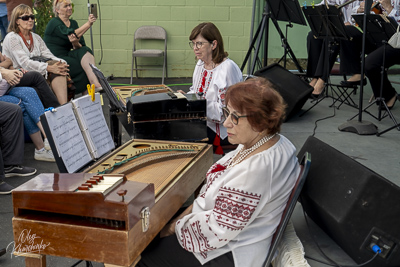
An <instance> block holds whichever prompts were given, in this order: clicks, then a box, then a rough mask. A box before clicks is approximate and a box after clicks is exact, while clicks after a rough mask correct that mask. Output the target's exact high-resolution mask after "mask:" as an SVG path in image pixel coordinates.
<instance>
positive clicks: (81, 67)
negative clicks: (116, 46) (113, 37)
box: [43, 0, 101, 93]
mask: <svg viewBox="0 0 400 267" xmlns="http://www.w3.org/2000/svg"><path fill="white" fill-rule="evenodd" d="M53 12H54V16H55V17H54V18H52V19H51V20H50V21H49V23H48V24H47V27H46V31H45V33H44V36H43V40H44V41H45V42H46V45H47V47H48V48H49V49H50V51H51V52H52V53H53V54H54V55H56V56H57V57H59V58H62V59H64V60H65V61H66V62H67V63H68V65H69V69H70V72H69V74H70V75H71V78H72V80H73V81H74V84H75V86H76V88H77V93H82V92H86V86H87V84H89V83H90V84H94V85H95V88H96V91H99V90H101V85H100V83H99V81H98V79H97V77H96V76H95V75H94V73H93V71H92V68H91V67H90V66H89V63H91V64H93V65H95V62H94V56H93V52H92V50H91V49H90V48H89V47H87V46H86V44H85V40H84V38H83V34H84V33H85V32H86V31H87V30H89V29H90V27H91V26H92V25H93V23H94V22H95V21H96V17H95V16H94V15H93V14H90V15H89V18H88V21H87V22H86V23H85V24H83V25H82V26H81V27H79V26H78V23H77V22H76V21H75V20H73V19H70V17H71V15H72V3H71V1H70V0H54V1H53Z"/></svg>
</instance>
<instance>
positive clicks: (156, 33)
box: [131, 26, 168, 84]
mask: <svg viewBox="0 0 400 267" xmlns="http://www.w3.org/2000/svg"><path fill="white" fill-rule="evenodd" d="M137 40H141V41H140V42H141V47H143V46H144V45H145V44H144V42H143V40H148V41H150V40H163V41H164V49H137V43H136V41H137ZM138 57H163V58H164V62H163V67H162V70H163V75H162V82H161V83H162V84H164V77H167V78H168V73H167V32H166V31H165V29H164V28H163V27H161V26H141V27H139V28H138V29H137V30H136V31H135V34H134V37H133V50H132V69H131V84H132V80H133V70H135V71H136V79H137V78H138V70H149V69H161V68H160V67H157V66H158V65H154V64H148V65H145V64H140V65H138V64H137V58H138ZM138 66H139V67H140V68H138ZM149 67H150V68H149Z"/></svg>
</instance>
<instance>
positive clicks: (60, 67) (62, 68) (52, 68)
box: [47, 61, 69, 76]
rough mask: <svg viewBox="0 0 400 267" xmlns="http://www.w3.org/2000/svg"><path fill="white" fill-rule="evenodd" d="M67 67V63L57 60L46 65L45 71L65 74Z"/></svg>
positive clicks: (66, 73)
mask: <svg viewBox="0 0 400 267" xmlns="http://www.w3.org/2000/svg"><path fill="white" fill-rule="evenodd" d="M68 67H69V65H67V64H66V63H63V62H61V61H59V62H57V63H55V64H53V65H47V71H48V72H51V73H54V74H59V75H63V76H66V75H68V71H69V69H68Z"/></svg>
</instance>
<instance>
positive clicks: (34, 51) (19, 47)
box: [3, 4, 69, 105]
mask: <svg viewBox="0 0 400 267" xmlns="http://www.w3.org/2000/svg"><path fill="white" fill-rule="evenodd" d="M34 20H35V16H34V15H33V13H32V9H31V8H30V7H29V6H27V5H24V4H21V5H18V6H17V7H15V8H14V10H13V12H12V13H11V20H10V25H9V27H8V31H9V33H8V34H7V36H6V38H5V39H4V43H3V54H4V55H5V56H7V57H8V58H10V59H11V61H12V62H13V66H14V68H15V69H25V70H27V71H38V72H39V73H40V74H42V75H44V76H45V78H48V80H49V81H50V85H51V88H52V89H53V91H54V94H55V95H56V96H57V99H58V102H59V103H60V104H61V105H63V104H65V103H66V102H67V100H68V94H67V75H68V71H69V70H68V65H67V63H66V62H65V61H64V60H63V59H60V58H57V57H55V56H54V55H53V54H52V53H51V52H50V50H49V49H48V48H47V46H46V44H45V43H44V41H43V40H42V38H41V37H40V36H39V35H37V34H36V33H33V32H32V28H33V25H34ZM50 60H51V63H50ZM47 61H48V62H47ZM54 62H55V63H54ZM52 63H54V64H52Z"/></svg>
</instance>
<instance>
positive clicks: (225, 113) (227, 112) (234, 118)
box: [222, 107, 248, 125]
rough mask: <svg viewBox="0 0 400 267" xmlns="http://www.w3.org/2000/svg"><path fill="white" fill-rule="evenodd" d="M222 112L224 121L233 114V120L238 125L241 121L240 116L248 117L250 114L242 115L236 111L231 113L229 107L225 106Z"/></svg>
mask: <svg viewBox="0 0 400 267" xmlns="http://www.w3.org/2000/svg"><path fill="white" fill-rule="evenodd" d="M222 114H223V116H224V121H225V120H226V119H227V118H228V117H229V115H231V121H232V123H233V124H235V125H238V123H239V118H244V117H248V115H242V116H238V115H237V114H235V113H230V112H229V109H228V108H226V107H224V108H222Z"/></svg>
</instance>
